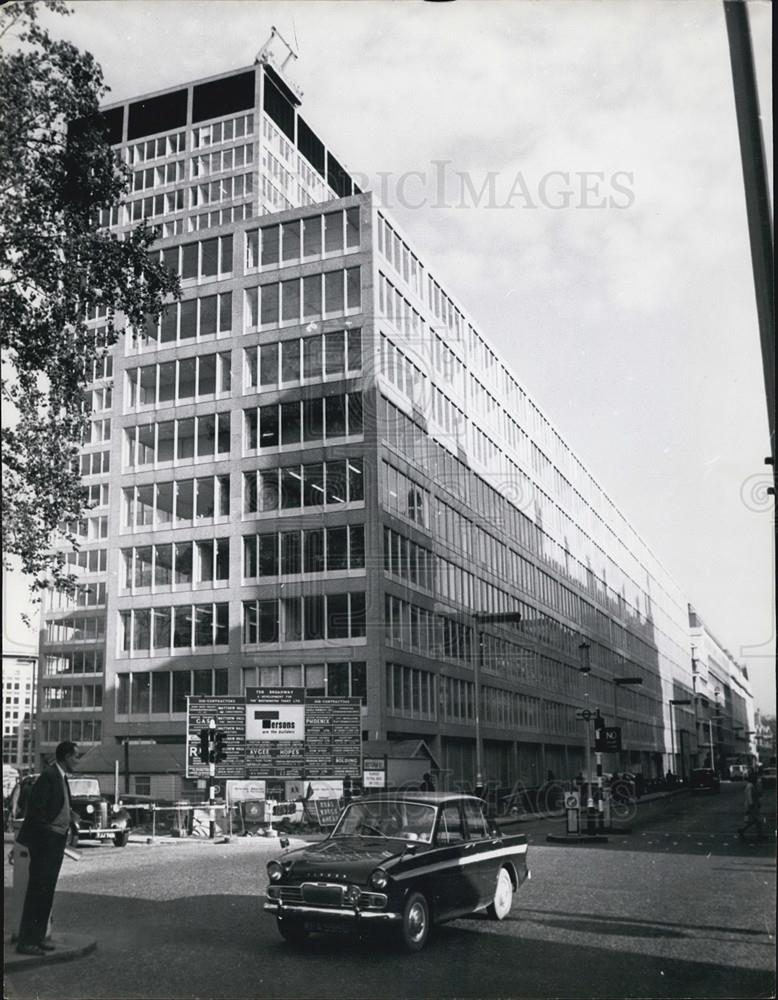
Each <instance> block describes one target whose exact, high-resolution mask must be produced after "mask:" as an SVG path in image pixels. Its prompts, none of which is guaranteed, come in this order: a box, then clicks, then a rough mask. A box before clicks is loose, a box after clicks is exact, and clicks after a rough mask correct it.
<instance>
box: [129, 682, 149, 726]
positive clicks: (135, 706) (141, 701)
mask: <svg viewBox="0 0 778 1000" xmlns="http://www.w3.org/2000/svg"><path fill="white" fill-rule="evenodd" d="M131 690H132V707H131V708H130V712H131V713H132V714H133V715H139V714H140V715H148V711H149V696H150V694H151V674H149V673H148V671H143V672H142V673H135V674H132V688H131Z"/></svg>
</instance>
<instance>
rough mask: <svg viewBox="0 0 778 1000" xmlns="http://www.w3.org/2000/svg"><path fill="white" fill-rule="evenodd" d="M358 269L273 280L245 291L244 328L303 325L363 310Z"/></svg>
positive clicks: (351, 268)
mask: <svg viewBox="0 0 778 1000" xmlns="http://www.w3.org/2000/svg"><path fill="white" fill-rule="evenodd" d="M360 275H361V272H360V269H359V268H358V267H348V268H345V269H338V270H334V271H324V272H318V273H316V274H310V275H308V276H307V277H304V278H290V279H289V280H287V281H273V282H270V283H268V284H265V285H259V286H257V287H256V288H249V289H247V290H246V293H245V294H246V311H245V323H244V326H245V329H247V330H248V329H256V328H257V327H261V326H277V325H278V324H279V323H300V322H303V321H308V320H312V319H321V318H322V317H326V316H337V315H339V314H341V313H343V312H346V311H354V312H358V311H359V310H360V309H361V308H362V287H361V276H360Z"/></svg>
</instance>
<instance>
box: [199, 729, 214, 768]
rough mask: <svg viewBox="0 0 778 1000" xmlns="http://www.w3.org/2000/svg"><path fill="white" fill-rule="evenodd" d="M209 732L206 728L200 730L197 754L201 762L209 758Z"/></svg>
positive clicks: (206, 761)
mask: <svg viewBox="0 0 778 1000" xmlns="http://www.w3.org/2000/svg"><path fill="white" fill-rule="evenodd" d="M209 736H210V733H209V731H208V730H207V729H201V730H200V751H199V756H200V760H201V761H202V762H203V764H207V763H208V762H209V760H210V759H211V748H210V745H209Z"/></svg>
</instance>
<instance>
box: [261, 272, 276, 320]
mask: <svg viewBox="0 0 778 1000" xmlns="http://www.w3.org/2000/svg"><path fill="white" fill-rule="evenodd" d="M259 294H260V309H261V312H260V323H263V324H265V323H277V322H278V284H277V283H275V282H273V283H272V284H270V285H262V287H261V288H260V290H259Z"/></svg>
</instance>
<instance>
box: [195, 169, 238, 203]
mask: <svg viewBox="0 0 778 1000" xmlns="http://www.w3.org/2000/svg"><path fill="white" fill-rule="evenodd" d="M253 190H254V175H253V174H235V175H228V176H227V177H222V178H221V179H220V180H218V181H211V182H210V183H208V184H197V185H195V186H194V187H190V188H189V207H190V208H198V207H200V206H202V205H214V204H218V203H219V202H221V201H232V199H233V198H242V197H244V195H250V194H251V193H252V192H253Z"/></svg>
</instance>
